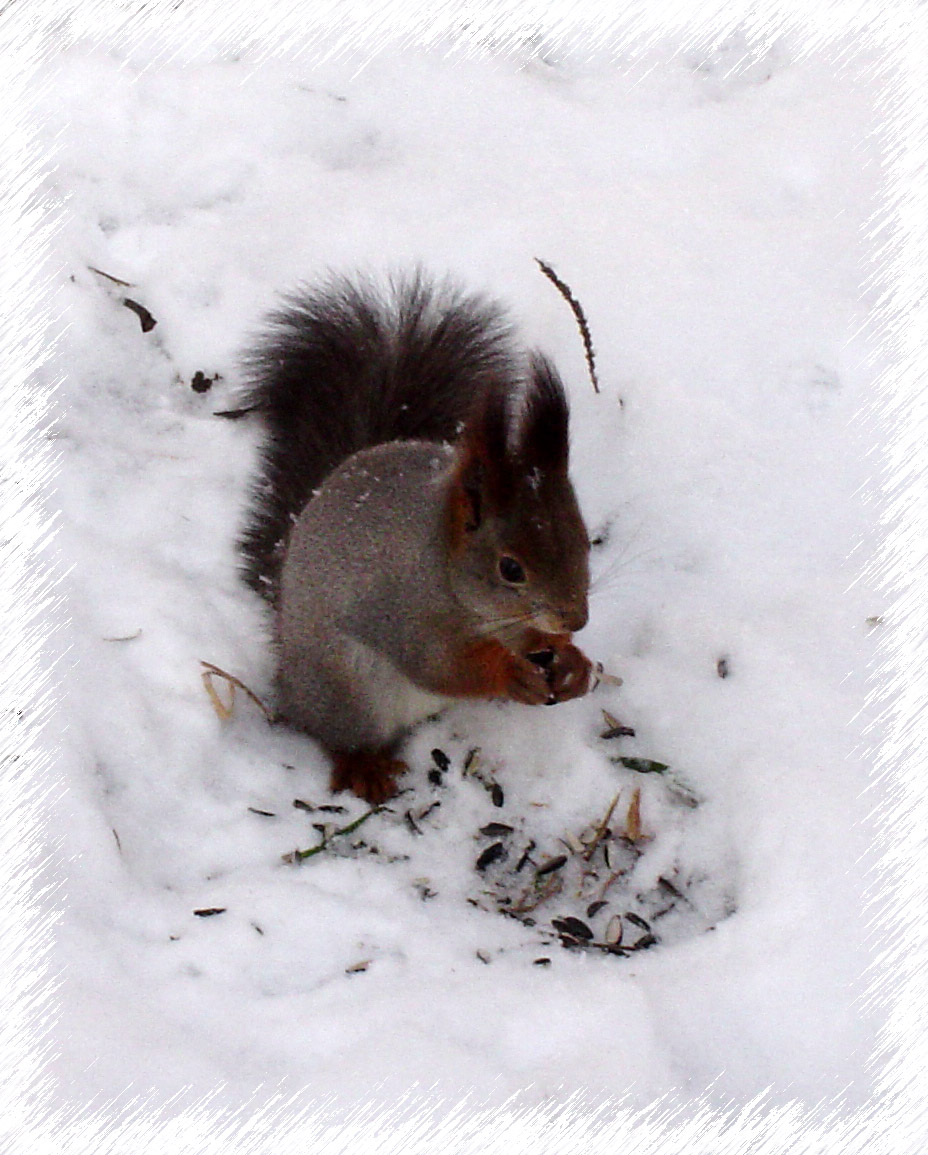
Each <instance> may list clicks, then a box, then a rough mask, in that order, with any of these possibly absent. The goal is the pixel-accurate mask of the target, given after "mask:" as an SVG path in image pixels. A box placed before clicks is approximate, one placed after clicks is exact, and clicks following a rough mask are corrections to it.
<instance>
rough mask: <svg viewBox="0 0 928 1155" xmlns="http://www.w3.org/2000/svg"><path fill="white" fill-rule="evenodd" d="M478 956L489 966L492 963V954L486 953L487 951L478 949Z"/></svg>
mask: <svg viewBox="0 0 928 1155" xmlns="http://www.w3.org/2000/svg"><path fill="white" fill-rule="evenodd" d="M477 958H479V959H480V961H481V962H482V963H485V964H486V965H487V966H489V965H490V956H489V955H488V954H487V953H486V951H482V950H478V951H477Z"/></svg>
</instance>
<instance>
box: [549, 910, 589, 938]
mask: <svg viewBox="0 0 928 1155" xmlns="http://www.w3.org/2000/svg"><path fill="white" fill-rule="evenodd" d="M551 925H552V926H553V927H554V929H555V930H556V931H557V932H558V934H562V935H563V934H566V935H569V936H570V938H574V939H578V940H580V939H582V940H583V941H584V942H589V941H590V940H591V939H592V938H593V932H592V931H591V930H590V928H589V927H588V926H587V925H586V923H585V922H584V921H583V920H582V919H580V918H575V917H574V916H573V915H572V914H569V915H566V916H565V917H564V918H552V919H551Z"/></svg>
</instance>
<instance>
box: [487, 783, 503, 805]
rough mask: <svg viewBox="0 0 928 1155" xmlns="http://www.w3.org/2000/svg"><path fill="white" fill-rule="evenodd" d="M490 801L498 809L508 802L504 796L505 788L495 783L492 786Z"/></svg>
mask: <svg viewBox="0 0 928 1155" xmlns="http://www.w3.org/2000/svg"><path fill="white" fill-rule="evenodd" d="M490 801H491V802H492V803H493V805H494V806H496V807H501V806H502V805H503V803H504V802H505V801H506V796H505V794H503V788H502V786H500V784H499V783H498V782H494V783H493V784H492V785H491V786H490Z"/></svg>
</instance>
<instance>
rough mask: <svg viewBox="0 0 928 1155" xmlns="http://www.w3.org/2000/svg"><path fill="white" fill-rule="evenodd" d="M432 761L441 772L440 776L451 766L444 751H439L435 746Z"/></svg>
mask: <svg viewBox="0 0 928 1155" xmlns="http://www.w3.org/2000/svg"><path fill="white" fill-rule="evenodd" d="M432 761H433V762H434V763H435V765H436V766H437V767H438V769H439V770H440V771H441V772H442V774H444V772H445V771H446V770H447V769H448V767H449V766H450V765H451V759H450V758H449V757H448V755H447V754H446V753H445V752H444V750H439V749H438V747H437V746H436V747H435V749H434V750H433V751H432Z"/></svg>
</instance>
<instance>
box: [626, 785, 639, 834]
mask: <svg viewBox="0 0 928 1155" xmlns="http://www.w3.org/2000/svg"><path fill="white" fill-rule="evenodd" d="M625 834H626V837H627V838H628V840H629V842H638V841H639V839H640V838H641V787H640V786H638V787H636V789H635V793H634V794H633V795H632V800H631V802H630V803H629V806H628V814H627V816H626V818H625Z"/></svg>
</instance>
